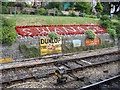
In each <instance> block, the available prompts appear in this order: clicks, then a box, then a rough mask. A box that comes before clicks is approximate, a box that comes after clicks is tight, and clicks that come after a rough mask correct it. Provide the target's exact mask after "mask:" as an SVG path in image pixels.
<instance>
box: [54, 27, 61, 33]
mask: <svg viewBox="0 0 120 90" xmlns="http://www.w3.org/2000/svg"><path fill="white" fill-rule="evenodd" d="M57 30H58V31H57ZM55 32H61V33H62V32H63V31H61V30H60V29H59V28H56V27H55Z"/></svg>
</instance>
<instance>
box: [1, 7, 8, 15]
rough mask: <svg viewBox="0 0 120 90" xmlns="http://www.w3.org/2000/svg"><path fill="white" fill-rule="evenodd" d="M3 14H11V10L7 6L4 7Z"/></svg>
mask: <svg viewBox="0 0 120 90" xmlns="http://www.w3.org/2000/svg"><path fill="white" fill-rule="evenodd" d="M2 14H9V9H8V8H6V7H5V6H2Z"/></svg>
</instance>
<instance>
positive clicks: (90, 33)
mask: <svg viewBox="0 0 120 90" xmlns="http://www.w3.org/2000/svg"><path fill="white" fill-rule="evenodd" d="M85 35H86V38H89V39H95V38H96V34H95V33H94V31H92V30H87V31H86V32H85Z"/></svg>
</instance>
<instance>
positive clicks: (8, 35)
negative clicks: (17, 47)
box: [1, 18, 17, 44]
mask: <svg viewBox="0 0 120 90" xmlns="http://www.w3.org/2000/svg"><path fill="white" fill-rule="evenodd" d="M14 26H15V21H13V20H11V19H5V18H2V38H1V43H8V44H13V43H14V41H15V39H16V37H15V36H16V35H17V32H16V30H15V29H14Z"/></svg>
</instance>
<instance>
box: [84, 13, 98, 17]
mask: <svg viewBox="0 0 120 90" xmlns="http://www.w3.org/2000/svg"><path fill="white" fill-rule="evenodd" d="M85 17H88V18H97V16H95V15H87V14H86V15H85Z"/></svg>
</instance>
